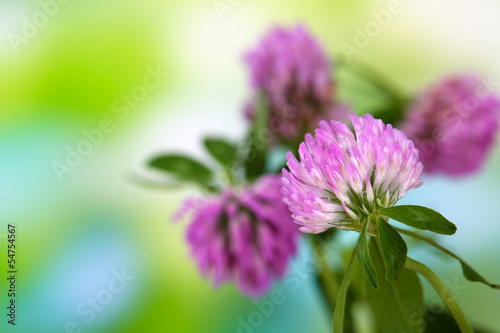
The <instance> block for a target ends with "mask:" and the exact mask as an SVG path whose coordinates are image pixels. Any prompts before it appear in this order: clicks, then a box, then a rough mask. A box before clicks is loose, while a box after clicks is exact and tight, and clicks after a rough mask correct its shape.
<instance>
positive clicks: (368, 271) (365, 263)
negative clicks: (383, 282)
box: [356, 218, 378, 288]
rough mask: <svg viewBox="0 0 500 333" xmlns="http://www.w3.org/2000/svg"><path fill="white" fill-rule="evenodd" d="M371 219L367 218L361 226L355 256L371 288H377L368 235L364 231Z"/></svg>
mask: <svg viewBox="0 0 500 333" xmlns="http://www.w3.org/2000/svg"><path fill="white" fill-rule="evenodd" d="M370 220H371V219H370V218H369V219H368V220H367V221H366V222H365V225H364V226H363V230H362V231H361V234H360V235H359V239H358V246H357V248H356V258H357V259H358V262H359V263H360V264H361V267H362V268H363V271H364V272H365V276H366V278H367V279H368V282H370V284H371V285H372V286H373V288H378V286H377V275H376V273H375V268H373V263H372V259H371V257H370V252H369V250H368V236H367V235H366V232H367V230H368V226H369V225H370V222H371V221H370Z"/></svg>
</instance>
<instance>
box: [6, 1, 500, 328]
mask: <svg viewBox="0 0 500 333" xmlns="http://www.w3.org/2000/svg"><path fill="white" fill-rule="evenodd" d="M388 4H389V1H361V0H351V1H339V0H334V1H319V0H309V1H293V2H291V1H283V0H276V1H264V0H239V1H238V0H220V1H213V0H189V1H174V0H168V1H162V0H100V1H97V0H86V1H83V0H65V1H63V0H59V1H57V0H42V1H40V2H38V1H28V0H12V1H10V0H0V119H1V120H0V156H1V157H0V228H1V229H0V240H1V244H0V246H1V247H2V248H6V243H5V241H6V233H7V224H9V223H10V224H14V225H16V227H17V237H18V240H17V246H18V247H17V259H18V270H19V274H18V308H17V311H18V312H17V315H18V317H17V320H18V322H17V325H16V326H15V328H13V327H11V326H10V325H7V323H6V321H7V320H6V316H5V314H4V312H6V310H5V307H6V306H7V302H8V299H7V295H6V290H7V289H8V285H7V281H6V279H5V277H4V276H3V274H4V272H5V267H6V261H7V257H6V253H5V252H6V251H5V250H4V249H2V250H0V253H2V254H5V255H3V257H0V267H1V274H2V276H0V281H1V282H0V308H1V309H4V310H2V313H1V316H0V318H2V320H1V322H0V330H1V331H2V332H22V333H32V332H33V333H49V332H50V333H60V332H65V330H66V332H73V331H75V332H78V330H76V329H75V330H74V328H73V327H72V326H73V325H77V326H78V328H79V330H80V331H81V332H95V333H99V332H222V333H224V332H228V333H229V332H238V326H239V323H240V319H241V318H243V319H244V320H248V318H249V317H251V316H252V314H253V313H255V311H257V310H258V306H257V305H256V304H255V303H253V301H251V300H249V299H246V298H244V297H243V296H241V295H239V294H238V292H237V290H236V288H235V287H234V286H232V285H224V286H222V287H221V288H219V289H217V290H214V289H213V288H212V286H211V284H210V283H209V282H208V281H206V280H204V279H203V278H201V277H200V276H199V274H198V271H197V268H196V266H195V264H194V263H193V262H192V261H191V260H190V258H189V255H188V250H187V248H186V246H185V243H184V241H183V230H184V226H183V225H179V224H173V223H171V222H170V217H171V215H172V213H173V212H174V211H175V209H176V207H177V206H178V205H179V204H180V202H181V200H182V198H183V197H185V196H186V195H189V194H192V193H194V190H192V189H185V190H181V191H164V190H163V191H162V190H151V189H143V188H140V187H138V186H135V185H134V184H132V183H131V182H130V181H128V180H127V179H128V178H127V175H129V174H130V173H131V172H134V173H140V174H145V173H146V172H147V170H146V169H145V168H144V165H143V164H144V161H145V160H146V159H147V158H149V157H150V156H152V155H153V154H154V153H156V152H160V151H165V150H172V149H173V150H177V151H180V150H183V151H185V150H187V151H189V152H191V153H192V154H194V155H196V156H199V157H201V158H203V157H204V156H203V154H202V149H201V147H200V145H199V141H200V138H201V137H202V136H203V135H206V134H211V133H222V134H224V135H226V136H228V137H232V138H241V137H242V136H243V132H244V129H245V126H244V122H243V117H242V112H241V110H242V105H243V102H244V100H245V98H246V96H247V95H248V93H249V85H248V82H247V75H246V70H245V68H244V67H243V63H242V59H241V55H242V53H243V52H244V51H245V50H247V49H248V48H250V47H252V46H253V45H254V44H255V43H256V41H257V40H258V39H259V38H260V37H261V36H262V35H263V34H264V33H265V31H266V30H267V29H269V28H270V27H272V26H273V25H276V24H282V25H290V24H293V23H295V22H302V23H304V24H306V25H307V26H308V27H309V28H310V30H311V31H312V32H313V33H314V34H315V35H316V36H317V38H318V39H319V40H320V41H321V42H322V43H323V45H324V46H325V48H326V49H327V50H328V52H329V53H330V54H332V55H335V56H338V57H342V51H341V48H340V45H341V43H349V44H351V45H352V44H353V40H354V38H355V34H356V29H357V28H361V29H364V28H365V26H366V24H367V23H368V22H370V21H373V20H374V16H373V15H374V14H373V11H375V12H378V11H380V10H383V9H386V8H388ZM399 6H400V7H401V11H400V13H399V14H397V15H393V17H391V18H390V20H389V23H388V24H387V26H385V27H383V28H382V29H381V31H380V32H379V33H378V34H377V35H376V36H375V37H373V38H371V39H370V42H369V44H368V45H367V46H366V47H364V48H362V49H360V52H359V54H357V55H356V56H355V57H354V59H358V60H360V61H363V62H365V63H368V64H370V65H371V66H373V67H374V68H376V69H377V70H378V71H379V72H381V73H383V74H384V75H386V76H387V77H388V78H389V79H390V80H391V81H392V82H393V83H394V84H396V85H398V86H399V87H401V89H402V90H403V91H405V92H406V93H408V94H409V93H413V92H415V91H417V90H418V89H420V87H422V86H423V85H425V84H427V83H429V82H431V81H432V80H434V79H436V78H437V77H440V76H442V75H446V74H447V73H452V72H463V71H477V72H479V73H482V74H483V75H484V76H485V78H490V81H491V82H492V86H493V87H494V88H495V89H496V90H498V89H497V88H498V87H500V64H499V62H498V59H500V40H499V39H498V34H499V33H500V20H499V18H500V2H498V1H493V0H478V1H474V2H472V1H457V0H423V1H411V0H402V1H400V2H399ZM43 13H45V14H43ZM30 24H32V25H31V26H30ZM151 73H156V74H155V75H154V76H152V74H151ZM339 79H340V80H342V75H341V73H339ZM339 93H340V94H341V96H342V97H344V98H348V97H349V91H348V90H341V91H340V92H339ZM131 94H134V96H136V98H134V99H133V100H129V101H127V100H126V98H127V97H126V96H127V95H131ZM124 98H125V99H124ZM370 103H375V104H376V103H377V101H376V100H373V101H371V100H363V101H358V102H357V103H356V104H355V107H356V110H357V111H358V112H366V111H369V110H370V108H371V107H373V105H371V104H370ZM103 121H104V123H107V125H102V122H103ZM102 126H104V127H106V128H107V129H108V131H107V132H106V133H104V132H102V130H100V131H101V135H99V134H96V129H101V128H102ZM85 133H87V135H90V136H91V137H93V139H94V142H95V143H96V144H91V145H90V146H89V145H88V144H87V145H86V144H85V143H82V142H83V141H85V140H86V138H87V137H86V134H85ZM89 133H91V134H89ZM92 133H94V134H92ZM92 135H93V136H92ZM78 149H82V150H83V151H85V156H81V158H78V157H75V156H72V157H68V154H69V155H72V153H70V152H71V151H72V150H78ZM68 158H69V159H70V160H71V163H73V164H74V165H75V167H71V168H62V169H61V165H60V164H58V163H61V164H64V163H67V161H66V159H68ZM55 170H59V171H55ZM498 170H500V148H499V146H497V147H496V149H495V151H494V152H493V154H492V156H491V158H490V159H489V161H488V163H487V165H486V166H485V167H484V170H483V171H482V172H481V173H480V174H478V175H476V176H473V177H469V178H467V179H460V180H456V179H445V178H440V177H426V178H425V179H424V182H425V183H426V184H425V186H423V187H422V188H420V189H418V190H416V191H412V192H410V193H409V194H408V195H407V197H405V198H404V202H406V203H410V202H411V203H414V204H420V205H427V206H429V207H431V208H434V209H436V210H438V211H440V212H442V213H443V214H444V215H445V216H447V217H448V218H449V219H450V220H451V221H453V222H454V223H456V224H457V226H458V228H459V230H458V232H457V234H456V235H455V236H453V237H451V238H445V237H444V238H443V242H444V244H446V245H447V246H449V247H450V248H452V249H454V250H456V252H457V253H458V254H459V255H462V256H463V257H465V258H466V259H467V260H468V261H469V262H471V263H473V264H474V266H475V267H477V269H478V270H479V271H480V272H483V273H484V275H485V277H487V278H489V279H492V280H495V279H496V282H497V283H498V282H499V280H500V265H499V262H500V261H499V255H498V254H499V253H500V242H499V241H498V240H499V238H500V226H499V225H498V223H499V220H498V213H499V209H498V201H499V199H500V195H499V194H498V188H500V176H499V172H498ZM149 175H151V174H149ZM151 176H156V175H151ZM307 251H308V249H307V248H306V247H305V246H303V247H302V248H301V256H300V257H299V258H297V259H296V261H295V262H294V265H293V267H294V268H293V269H292V271H293V270H297V271H304V267H303V263H304V261H305V260H306V258H307ZM413 256H414V257H416V258H417V259H421V260H423V261H424V262H426V263H428V264H429V266H431V267H432V268H434V269H436V271H437V272H438V274H440V275H441V276H442V277H443V278H444V279H445V280H447V281H449V282H450V283H451V284H456V283H458V284H459V285H460V286H465V287H464V288H463V289H462V288H461V289H460V290H459V293H458V294H457V298H458V301H459V303H460V304H461V305H462V306H463V308H464V311H465V312H466V313H467V314H468V316H469V317H470V319H471V321H472V322H473V323H475V324H477V325H478V326H480V327H484V328H487V329H489V330H490V331H491V332H500V330H499V327H500V316H498V309H500V293H498V292H496V293H495V292H494V291H491V290H489V289H487V288H486V287H484V286H483V285H480V284H473V283H468V282H467V283H466V282H465V281H464V279H463V278H462V276H461V274H460V268H459V266H458V264H457V263H456V262H454V261H449V260H443V259H441V258H439V257H435V256H434V252H432V251H430V252H429V251H427V252H426V251H423V250H417V251H415V252H413ZM123 272H126V275H127V276H128V277H129V280H128V281H127V282H125V283H124V287H123V288H122V289H121V290H120V291H119V292H116V293H110V292H109V289H110V287H109V282H110V281H111V280H112V279H113V278H114V276H115V275H116V274H122V273H123ZM293 274H294V273H293ZM298 276H301V278H300V279H299V280H298V281H299V282H298V283H294V284H289V283H286V282H284V283H281V284H277V285H276V287H275V288H277V289H279V290H282V291H283V292H284V293H285V301H284V302H283V303H282V304H280V305H276V307H275V309H274V311H273V313H272V315H270V316H268V317H267V316H265V317H264V318H263V320H262V323H259V325H256V326H258V327H255V328H251V329H250V330H249V329H246V330H247V331H248V332H273V333H274V332H329V331H330V314H329V313H326V311H325V310H324V308H323V304H322V303H321V302H322V301H321V298H320V295H319V291H318V290H317V288H316V286H315V284H314V279H313V277H312V275H311V274H303V275H298ZM456 279H458V280H456ZM427 291H428V292H427V293H426V296H427V298H428V299H429V301H432V300H433V299H435V298H436V296H435V294H433V293H432V291H431V290H429V288H427ZM95 297H97V298H98V299H101V300H104V302H103V303H106V304H104V305H103V306H100V307H97V308H95V309H94V310H89V309H90V307H89V305H88V302H92V298H95ZM89 298H90V299H89ZM82 309H87V311H90V312H92V311H93V315H90V314H88V313H89V312H87V315H84V316H83V315H81V311H82ZM79 310H80V313H79ZM250 320H251V319H250ZM72 322H74V323H72ZM240 332H245V329H240Z"/></svg>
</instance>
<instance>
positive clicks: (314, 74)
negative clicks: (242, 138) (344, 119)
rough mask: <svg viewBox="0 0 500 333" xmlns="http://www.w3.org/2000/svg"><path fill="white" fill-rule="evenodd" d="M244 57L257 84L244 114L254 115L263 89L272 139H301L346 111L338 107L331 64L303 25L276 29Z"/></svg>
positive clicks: (251, 118)
mask: <svg viewBox="0 0 500 333" xmlns="http://www.w3.org/2000/svg"><path fill="white" fill-rule="evenodd" d="M245 60H246V62H247V64H248V66H249V68H250V79H251V83H252V87H253V92H252V98H251V100H250V101H249V102H248V103H247V104H246V106H245V109H244V113H245V116H246V117H247V118H248V119H250V120H254V119H255V113H256V108H257V106H258V96H259V94H261V93H262V94H263V95H264V97H265V99H266V102H267V104H268V105H267V107H268V108H269V115H270V116H269V128H270V129H271V131H272V132H273V134H274V136H273V139H274V141H281V140H285V141H287V140H288V141H290V140H292V141H293V140H296V139H299V138H301V137H302V136H303V135H304V134H305V133H306V132H308V131H309V130H312V129H314V128H315V127H316V126H317V125H318V122H319V121H320V120H321V119H327V120H329V119H338V117H339V116H341V115H342V109H340V110H339V109H337V108H335V107H334V91H335V85H334V82H333V80H332V78H331V71H332V68H331V64H330V62H329V60H328V58H327V56H326V55H325V53H324V52H323V49H322V48H321V46H320V45H319V43H318V42H317V41H316V40H314V38H313V37H312V36H311V35H310V34H309V32H308V31H307V30H306V28H305V27H304V26H301V25H297V26H295V27H293V28H290V29H285V28H281V27H277V28H274V29H273V30H271V31H270V32H269V33H268V34H267V35H266V36H265V37H264V38H263V39H262V41H261V42H260V43H259V45H258V46H257V47H256V48H255V49H253V50H251V51H249V52H248V53H247V54H246V55H245Z"/></svg>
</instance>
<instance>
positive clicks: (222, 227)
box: [187, 175, 298, 297]
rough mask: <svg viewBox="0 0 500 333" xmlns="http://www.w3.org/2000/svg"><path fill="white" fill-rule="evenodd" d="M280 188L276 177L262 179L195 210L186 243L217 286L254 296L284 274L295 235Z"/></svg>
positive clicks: (202, 268) (226, 193)
mask: <svg viewBox="0 0 500 333" xmlns="http://www.w3.org/2000/svg"><path fill="white" fill-rule="evenodd" d="M280 188H281V180H280V177H279V176H275V175H274V176H264V177H262V178H260V180H258V181H257V183H255V184H254V185H253V186H250V187H248V188H246V189H243V190H237V189H233V188H227V189H226V190H225V191H224V192H223V193H222V194H221V195H220V196H219V197H216V198H212V199H209V200H208V201H207V202H205V203H203V204H202V205H198V207H195V209H194V214H193V218H192V221H191V222H190V224H189V226H188V229H187V241H188V244H189V247H190V249H191V254H192V256H193V257H194V259H195V260H196V261H197V263H198V266H199V268H200V270H201V272H202V274H203V275H206V276H210V277H211V278H212V279H213V280H214V283H215V284H216V285H219V284H220V283H221V282H224V281H228V280H233V281H235V282H236V283H237V285H238V286H239V289H240V290H241V292H243V293H244V294H247V295H249V296H252V297H258V296H261V295H262V294H263V293H265V292H266V291H267V290H268V289H269V288H270V286H271V283H272V281H273V279H277V278H281V277H282V276H283V275H284V274H285V271H286V268H287V265H288V262H289V261H290V259H291V258H292V257H293V255H294V254H295V251H296V241H297V236H298V230H297V228H296V226H295V225H294V224H293V223H292V220H291V216H290V212H289V211H288V208H287V206H286V205H285V204H284V203H283V201H282V197H281V194H280Z"/></svg>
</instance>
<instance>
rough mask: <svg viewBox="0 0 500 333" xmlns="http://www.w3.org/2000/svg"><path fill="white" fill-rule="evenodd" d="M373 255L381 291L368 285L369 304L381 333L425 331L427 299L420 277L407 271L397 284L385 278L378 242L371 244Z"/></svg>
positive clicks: (374, 241) (415, 332) (404, 270)
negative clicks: (425, 302)
mask: <svg viewBox="0 0 500 333" xmlns="http://www.w3.org/2000/svg"><path fill="white" fill-rule="evenodd" d="M369 247H370V252H371V257H372V259H373V264H374V267H375V270H376V272H377V276H378V280H379V288H378V289H374V288H372V287H371V286H370V285H368V283H366V286H365V288H366V294H367V299H368V303H369V305H370V308H371V310H372V312H373V315H374V317H375V321H376V323H377V326H378V327H379V329H380V332H408V333H420V332H423V323H424V319H423V309H424V298H423V291H422V286H421V284H420V280H419V279H418V277H417V274H416V273H415V272H413V271H411V270H409V269H407V268H403V270H402V272H401V276H400V277H399V279H397V280H396V281H394V282H388V281H386V280H385V279H384V275H386V272H385V267H384V258H383V255H382V253H381V251H380V249H379V248H378V245H377V242H376V240H375V239H372V240H371V242H370V245H369Z"/></svg>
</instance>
